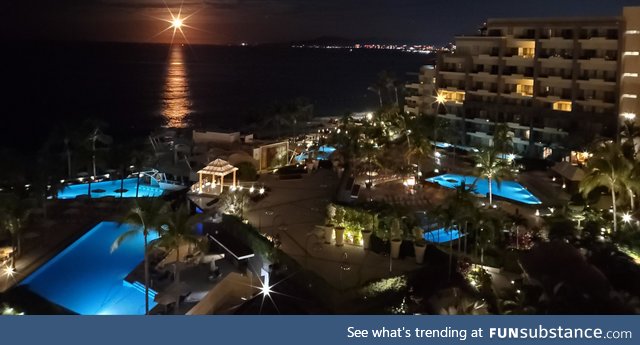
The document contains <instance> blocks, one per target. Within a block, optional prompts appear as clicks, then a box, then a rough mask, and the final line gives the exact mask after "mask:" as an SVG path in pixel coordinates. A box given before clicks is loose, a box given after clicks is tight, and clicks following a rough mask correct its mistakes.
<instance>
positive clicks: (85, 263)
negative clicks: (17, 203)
mask: <svg viewBox="0 0 640 345" xmlns="http://www.w3.org/2000/svg"><path fill="white" fill-rule="evenodd" d="M129 229H131V227H130V226H128V225H123V226H118V224H116V223H113V222H103V223H100V224H98V225H97V226H96V227H95V228H93V229H91V230H90V231H89V232H87V233H86V234H85V235H84V236H82V237H81V238H80V239H79V240H77V241H76V242H74V243H73V244H72V245H71V246H69V247H67V248H66V249H65V250H64V251H62V252H61V253H60V254H58V255H57V256H55V257H54V258H53V259H51V260H50V261H49V262H47V263H46V264H44V265H43V266H41V267H40V268H39V269H38V270H36V271H35V272H34V273H32V274H31V275H29V276H28V277H27V278H26V279H25V280H23V281H22V283H21V284H20V285H27V286H28V288H29V290H31V291H33V292H34V293H36V294H38V295H40V296H42V297H44V298H46V299H47V300H49V301H51V302H53V303H56V304H58V305H60V306H62V307H65V308H67V309H69V310H71V311H73V312H76V313H78V314H81V315H143V314H144V312H145V310H144V286H143V285H142V284H139V285H138V284H137V285H136V286H133V285H131V284H129V283H128V282H126V281H125V280H124V278H125V277H126V276H127V275H128V274H129V273H130V272H131V271H132V270H133V269H134V268H135V267H136V266H137V265H138V264H139V263H141V262H142V260H143V259H144V239H143V236H142V234H139V235H135V236H133V237H130V238H128V239H127V240H125V241H124V242H123V243H122V244H121V246H120V247H119V248H118V249H117V250H116V251H114V252H113V253H111V244H112V243H113V241H114V240H115V239H116V238H117V237H118V236H120V235H121V234H122V233H124V232H125V231H127V230H129ZM155 238H156V235H155V234H154V233H151V234H149V239H150V240H151V239H155ZM153 295H154V294H153V293H151V294H150V297H149V308H153V307H154V306H155V305H156V303H155V302H154V301H153Z"/></svg>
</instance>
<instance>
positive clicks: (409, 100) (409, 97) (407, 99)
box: [404, 95, 424, 104]
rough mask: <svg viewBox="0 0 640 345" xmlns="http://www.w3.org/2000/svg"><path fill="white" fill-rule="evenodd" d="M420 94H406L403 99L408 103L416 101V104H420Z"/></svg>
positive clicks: (421, 99)
mask: <svg viewBox="0 0 640 345" xmlns="http://www.w3.org/2000/svg"><path fill="white" fill-rule="evenodd" d="M423 98H424V97H422V96H419V95H412V96H407V97H405V98H404V99H405V100H406V101H407V102H408V103H416V104H421V103H422V101H423Z"/></svg>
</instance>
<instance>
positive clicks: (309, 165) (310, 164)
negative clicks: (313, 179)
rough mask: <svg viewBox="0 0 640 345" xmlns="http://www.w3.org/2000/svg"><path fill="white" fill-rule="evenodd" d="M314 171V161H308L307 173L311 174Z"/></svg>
mask: <svg viewBox="0 0 640 345" xmlns="http://www.w3.org/2000/svg"><path fill="white" fill-rule="evenodd" d="M312 171H313V163H307V174H311V172H312Z"/></svg>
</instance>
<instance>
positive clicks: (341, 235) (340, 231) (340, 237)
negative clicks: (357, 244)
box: [335, 226, 344, 247]
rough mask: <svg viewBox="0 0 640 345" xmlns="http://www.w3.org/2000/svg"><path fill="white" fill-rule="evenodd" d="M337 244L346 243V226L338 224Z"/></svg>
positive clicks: (336, 228)
mask: <svg viewBox="0 0 640 345" xmlns="http://www.w3.org/2000/svg"><path fill="white" fill-rule="evenodd" d="M335 231H336V246H337V247H342V246H343V245H344V227H342V226H336V227H335Z"/></svg>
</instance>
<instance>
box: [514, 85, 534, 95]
mask: <svg viewBox="0 0 640 345" xmlns="http://www.w3.org/2000/svg"><path fill="white" fill-rule="evenodd" d="M516 92H517V93H519V94H520V95H522V96H533V85H524V84H518V85H517V86H516Z"/></svg>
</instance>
